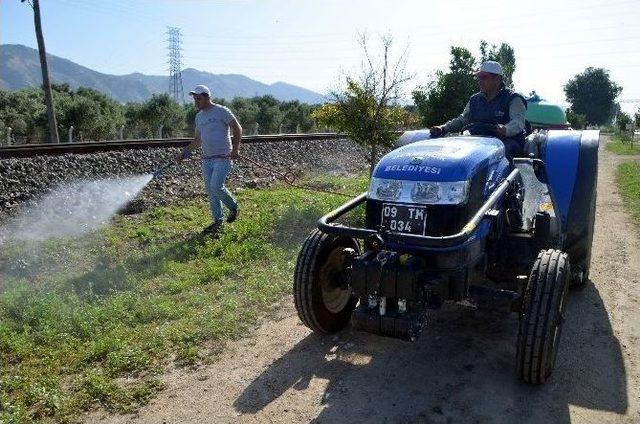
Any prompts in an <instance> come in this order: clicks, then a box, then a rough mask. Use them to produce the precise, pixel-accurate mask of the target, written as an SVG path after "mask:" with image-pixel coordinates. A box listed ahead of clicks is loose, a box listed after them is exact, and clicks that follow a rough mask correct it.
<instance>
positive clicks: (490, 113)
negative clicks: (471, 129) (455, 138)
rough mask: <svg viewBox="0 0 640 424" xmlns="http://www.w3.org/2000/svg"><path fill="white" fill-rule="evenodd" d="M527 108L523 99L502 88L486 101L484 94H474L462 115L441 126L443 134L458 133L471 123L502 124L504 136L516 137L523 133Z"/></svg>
mask: <svg viewBox="0 0 640 424" xmlns="http://www.w3.org/2000/svg"><path fill="white" fill-rule="evenodd" d="M526 109H527V106H526V102H525V100H524V98H523V97H522V96H521V95H519V94H517V93H514V92H513V91H511V90H509V89H507V88H503V89H502V90H500V91H499V92H498V94H497V95H496V96H495V97H494V98H493V99H491V100H490V101H487V98H486V96H485V95H484V93H481V92H479V93H476V94H474V95H473V96H471V98H470V99H469V101H468V102H467V105H466V106H465V108H464V110H463V111H462V114H461V115H460V116H458V117H457V118H454V119H452V120H450V121H448V122H447V123H446V124H444V125H443V129H444V130H445V132H455V131H460V130H461V129H462V127H464V126H465V125H467V124H470V123H472V122H484V123H487V124H502V125H504V126H505V130H506V136H507V137H508V138H510V137H516V136H519V135H521V134H524V132H525V118H524V115H525V112H526Z"/></svg>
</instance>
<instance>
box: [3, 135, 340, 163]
mask: <svg viewBox="0 0 640 424" xmlns="http://www.w3.org/2000/svg"><path fill="white" fill-rule="evenodd" d="M342 138H345V135H343V134H337V133H311V134H268V135H267V134H264V135H246V136H243V137H242V142H243V143H266V142H282V141H299V140H336V139H342ZM191 140H192V138H186V137H185V138H163V139H140V140H109V141H91V142H81V143H59V144H19V145H13V146H2V147H0V159H9V158H25V157H33V156H56V155H64V154H67V153H73V154H89V153H99V152H111V151H117V150H130V149H157V148H163V147H164V148H166V147H183V146H186V145H187V144H189V143H190V142H191Z"/></svg>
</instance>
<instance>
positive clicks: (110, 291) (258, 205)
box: [0, 177, 366, 424]
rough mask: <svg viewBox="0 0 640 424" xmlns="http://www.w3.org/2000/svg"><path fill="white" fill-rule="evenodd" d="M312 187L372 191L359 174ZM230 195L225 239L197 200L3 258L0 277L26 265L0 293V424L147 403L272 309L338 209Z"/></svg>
mask: <svg viewBox="0 0 640 424" xmlns="http://www.w3.org/2000/svg"><path fill="white" fill-rule="evenodd" d="M311 183H313V184H314V185H317V186H320V187H323V188H333V189H337V190H343V191H347V192H352V193H359V192H361V191H363V190H364V189H365V187H366V179H365V178H357V179H345V178H330V177H323V178H320V179H317V180H315V181H312V182H311ZM238 198H239V201H240V205H241V216H240V219H239V220H238V221H237V222H236V223H234V224H232V225H229V226H226V227H225V229H224V231H223V232H222V234H221V236H220V238H219V240H211V239H209V238H205V237H202V236H200V235H199V231H200V230H201V229H202V228H203V227H204V226H206V225H207V224H208V223H209V219H210V218H209V216H210V215H209V209H208V204H207V203H206V202H205V201H204V200H203V199H201V200H193V201H190V202H188V203H185V204H182V205H178V206H170V207H161V208H157V209H153V210H149V211H147V212H145V213H143V214H141V215H138V216H131V217H116V218H115V219H114V222H113V225H112V226H110V227H109V228H107V229H105V230H102V231H100V232H98V233H97V234H95V233H94V234H92V235H89V236H87V237H84V238H82V239H79V240H64V241H55V242H53V241H52V242H47V243H43V244H41V245H38V246H35V247H34V246H33V245H18V246H11V247H10V248H7V249H4V250H3V251H2V252H0V271H1V270H2V263H5V264H8V263H10V262H11V261H13V262H15V261H14V258H16V257H26V258H28V264H27V265H28V266H26V267H23V268H18V269H17V271H15V272H14V273H13V276H10V277H7V278H4V281H2V283H1V287H0V291H1V294H0V423H5V424H9V423H26V422H34V421H35V422H66V421H71V422H73V421H74V420H75V418H74V417H76V416H78V415H79V412H80V411H82V410H89V409H92V408H96V407H102V408H105V409H106V410H108V411H116V412H131V411H134V410H135V409H136V408H138V407H139V406H140V405H143V404H145V403H147V402H148V401H149V399H151V398H152V397H153V396H154V394H155V393H157V392H158V391H159V390H161V389H162V387H163V385H162V379H161V374H162V372H163V370H164V369H165V368H166V367H167V365H168V364H171V363H177V364H178V365H182V366H190V365H194V364H197V363H202V362H207V361H209V360H212V359H213V358H215V354H216V353H217V352H220V350H221V349H222V347H223V346H224V343H225V341H227V340H230V339H234V338H238V337H241V336H243V335H244V334H245V333H246V331H247V330H248V329H250V327H251V326H252V325H255V324H256V322H257V320H258V318H260V317H264V316H266V315H268V314H269V313H270V311H272V310H273V309H274V308H275V307H277V302H278V301H279V300H280V299H282V297H283V295H285V294H287V293H289V292H290V290H291V284H292V273H293V268H294V266H295V260H296V256H297V252H298V249H299V247H300V244H301V243H302V241H303V240H304V238H305V237H306V235H307V234H308V232H309V231H310V230H311V229H312V228H313V227H314V225H315V222H316V220H317V219H318V217H319V216H320V215H322V214H323V213H325V212H328V211H329V210H330V209H332V208H334V207H336V206H338V205H340V204H341V203H343V202H344V200H345V199H343V198H341V197H339V196H335V195H329V194H315V193H309V192H306V191H302V190H297V189H288V188H283V187H279V188H274V189H269V190H262V191H256V190H242V191H239V192H238ZM21 255H22V256H21ZM65 265H68V266H65Z"/></svg>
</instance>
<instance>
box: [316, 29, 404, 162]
mask: <svg viewBox="0 0 640 424" xmlns="http://www.w3.org/2000/svg"><path fill="white" fill-rule="evenodd" d="M359 42H360V45H361V47H362V50H363V53H364V58H363V61H362V64H361V70H360V73H359V74H358V75H357V76H354V77H351V76H346V78H345V80H346V87H344V88H341V89H337V90H332V92H331V96H332V97H333V103H327V104H325V105H323V106H322V107H321V108H319V109H317V110H316V111H314V113H313V117H314V118H315V119H316V120H318V121H319V122H320V123H321V124H322V125H326V126H329V127H332V128H334V129H336V130H338V131H340V132H344V133H346V134H347V135H348V136H349V138H350V139H351V140H352V141H354V142H356V143H358V144H360V145H363V146H366V147H368V150H369V152H368V156H369V157H368V162H369V165H370V170H371V171H373V167H374V166H375V163H376V161H377V158H378V154H379V151H380V148H381V147H382V148H384V147H390V146H391V145H392V144H393V141H394V140H395V139H396V137H397V136H396V133H395V131H397V130H399V129H401V128H402V126H403V125H404V123H405V122H406V121H407V119H406V115H407V114H408V113H409V112H407V111H406V110H404V109H403V108H402V107H400V106H399V100H400V99H401V96H402V89H403V88H404V85H405V83H406V82H407V81H409V80H410V79H411V78H413V75H411V74H409V73H408V72H407V71H406V63H407V56H408V47H405V48H404V49H403V51H402V53H401V54H400V55H398V57H397V59H395V60H393V59H392V57H391V56H392V45H393V39H392V37H391V36H388V35H387V36H383V37H381V38H380V51H379V53H378V54H377V55H376V56H374V55H372V54H371V51H370V48H369V43H368V39H367V36H366V35H361V36H360V37H359Z"/></svg>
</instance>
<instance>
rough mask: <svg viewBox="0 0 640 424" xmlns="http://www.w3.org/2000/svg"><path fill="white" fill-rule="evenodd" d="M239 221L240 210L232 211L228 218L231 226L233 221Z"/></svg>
mask: <svg viewBox="0 0 640 424" xmlns="http://www.w3.org/2000/svg"><path fill="white" fill-rule="evenodd" d="M236 219H238V208H235V209H231V210H230V211H229V216H228V217H227V222H228V223H229V224H231V223H232V222H233V221H235V220H236Z"/></svg>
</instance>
